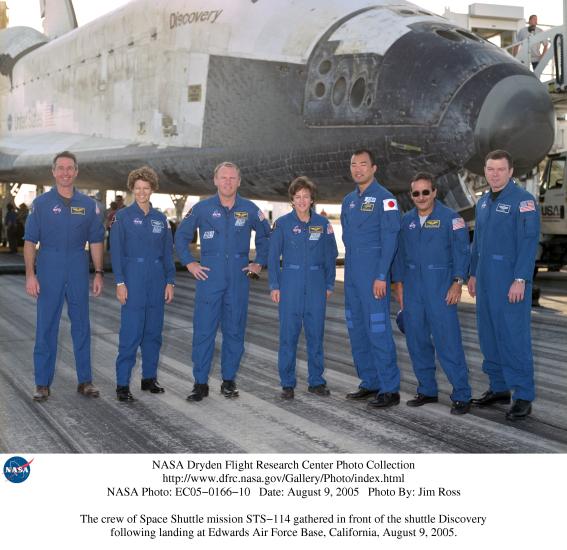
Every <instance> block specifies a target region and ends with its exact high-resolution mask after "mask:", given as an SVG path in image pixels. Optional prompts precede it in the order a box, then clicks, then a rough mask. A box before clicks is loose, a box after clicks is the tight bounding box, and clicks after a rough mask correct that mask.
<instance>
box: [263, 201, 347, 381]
mask: <svg viewBox="0 0 567 550" xmlns="http://www.w3.org/2000/svg"><path fill="white" fill-rule="evenodd" d="M337 255H338V251H337V243H336V241H335V235H334V233H333V226H332V225H331V223H330V222H329V220H327V218H325V217H323V216H320V215H319V214H316V213H315V212H314V211H311V217H310V219H309V221H308V222H302V221H301V220H300V219H299V218H298V217H297V214H296V212H295V210H293V211H292V212H290V213H289V214H286V215H285V216H282V217H281V218H279V219H278V220H277V221H276V223H275V224H274V229H273V231H272V236H271V237H270V251H269V256H268V269H269V281H270V290H280V303H279V318H280V349H279V352H278V370H279V373H280V380H281V385H282V387H283V388H295V385H296V378H295V360H296V354H297V340H298V338H299V333H300V332H301V326H302V325H303V326H304V328H305V339H306V341H307V365H308V384H309V386H320V385H322V384H326V382H325V379H324V378H323V370H324V360H323V337H324V333H325V310H326V307H327V290H330V291H333V290H334V288H335V262H336V260H337ZM280 257H281V259H282V265H281V267H280Z"/></svg>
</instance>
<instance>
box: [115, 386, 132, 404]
mask: <svg viewBox="0 0 567 550" xmlns="http://www.w3.org/2000/svg"><path fill="white" fill-rule="evenodd" d="M116 399H118V401H122V402H124V403H131V402H132V401H136V400H135V399H134V396H133V395H132V394H131V393H130V387H129V386H116Z"/></svg>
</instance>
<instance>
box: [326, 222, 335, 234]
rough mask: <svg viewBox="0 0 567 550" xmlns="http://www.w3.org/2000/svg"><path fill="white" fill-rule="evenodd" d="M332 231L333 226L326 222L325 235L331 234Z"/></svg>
mask: <svg viewBox="0 0 567 550" xmlns="http://www.w3.org/2000/svg"><path fill="white" fill-rule="evenodd" d="M333 233H334V231H333V226H332V225H331V224H330V223H328V224H327V235H332V234H333Z"/></svg>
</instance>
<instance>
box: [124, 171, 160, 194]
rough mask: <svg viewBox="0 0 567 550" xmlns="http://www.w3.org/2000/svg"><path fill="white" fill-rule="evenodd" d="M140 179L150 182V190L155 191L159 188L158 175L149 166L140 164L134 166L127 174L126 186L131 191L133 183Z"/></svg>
mask: <svg viewBox="0 0 567 550" xmlns="http://www.w3.org/2000/svg"><path fill="white" fill-rule="evenodd" d="M138 180H142V181H145V182H147V183H149V184H150V187H151V188H152V191H157V190H158V189H159V184H158V175H157V174H156V173H155V171H154V170H152V169H151V168H150V167H149V166H142V167H141V168H136V169H135V170H132V171H131V172H130V173H129V174H128V183H127V187H128V189H130V191H132V190H133V189H134V184H135V183H136V182H137V181H138Z"/></svg>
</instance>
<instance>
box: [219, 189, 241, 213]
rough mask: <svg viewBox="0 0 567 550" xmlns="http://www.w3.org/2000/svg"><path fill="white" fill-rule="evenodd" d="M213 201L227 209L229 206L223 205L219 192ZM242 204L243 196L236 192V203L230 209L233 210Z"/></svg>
mask: <svg viewBox="0 0 567 550" xmlns="http://www.w3.org/2000/svg"><path fill="white" fill-rule="evenodd" d="M213 201H214V203H215V205H217V206H218V207H219V208H222V209H223V210H226V208H227V207H226V206H223V204H222V203H221V200H220V197H219V194H218V193H217V194H216V195H214V199H213ZM241 205H242V198H241V197H240V195H239V194H238V193H236V198H235V199H234V205H233V206H232V208H230V209H229V210H228V211H229V212H231V211H232V210H234V209H235V208H236V207H240V206H241Z"/></svg>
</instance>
